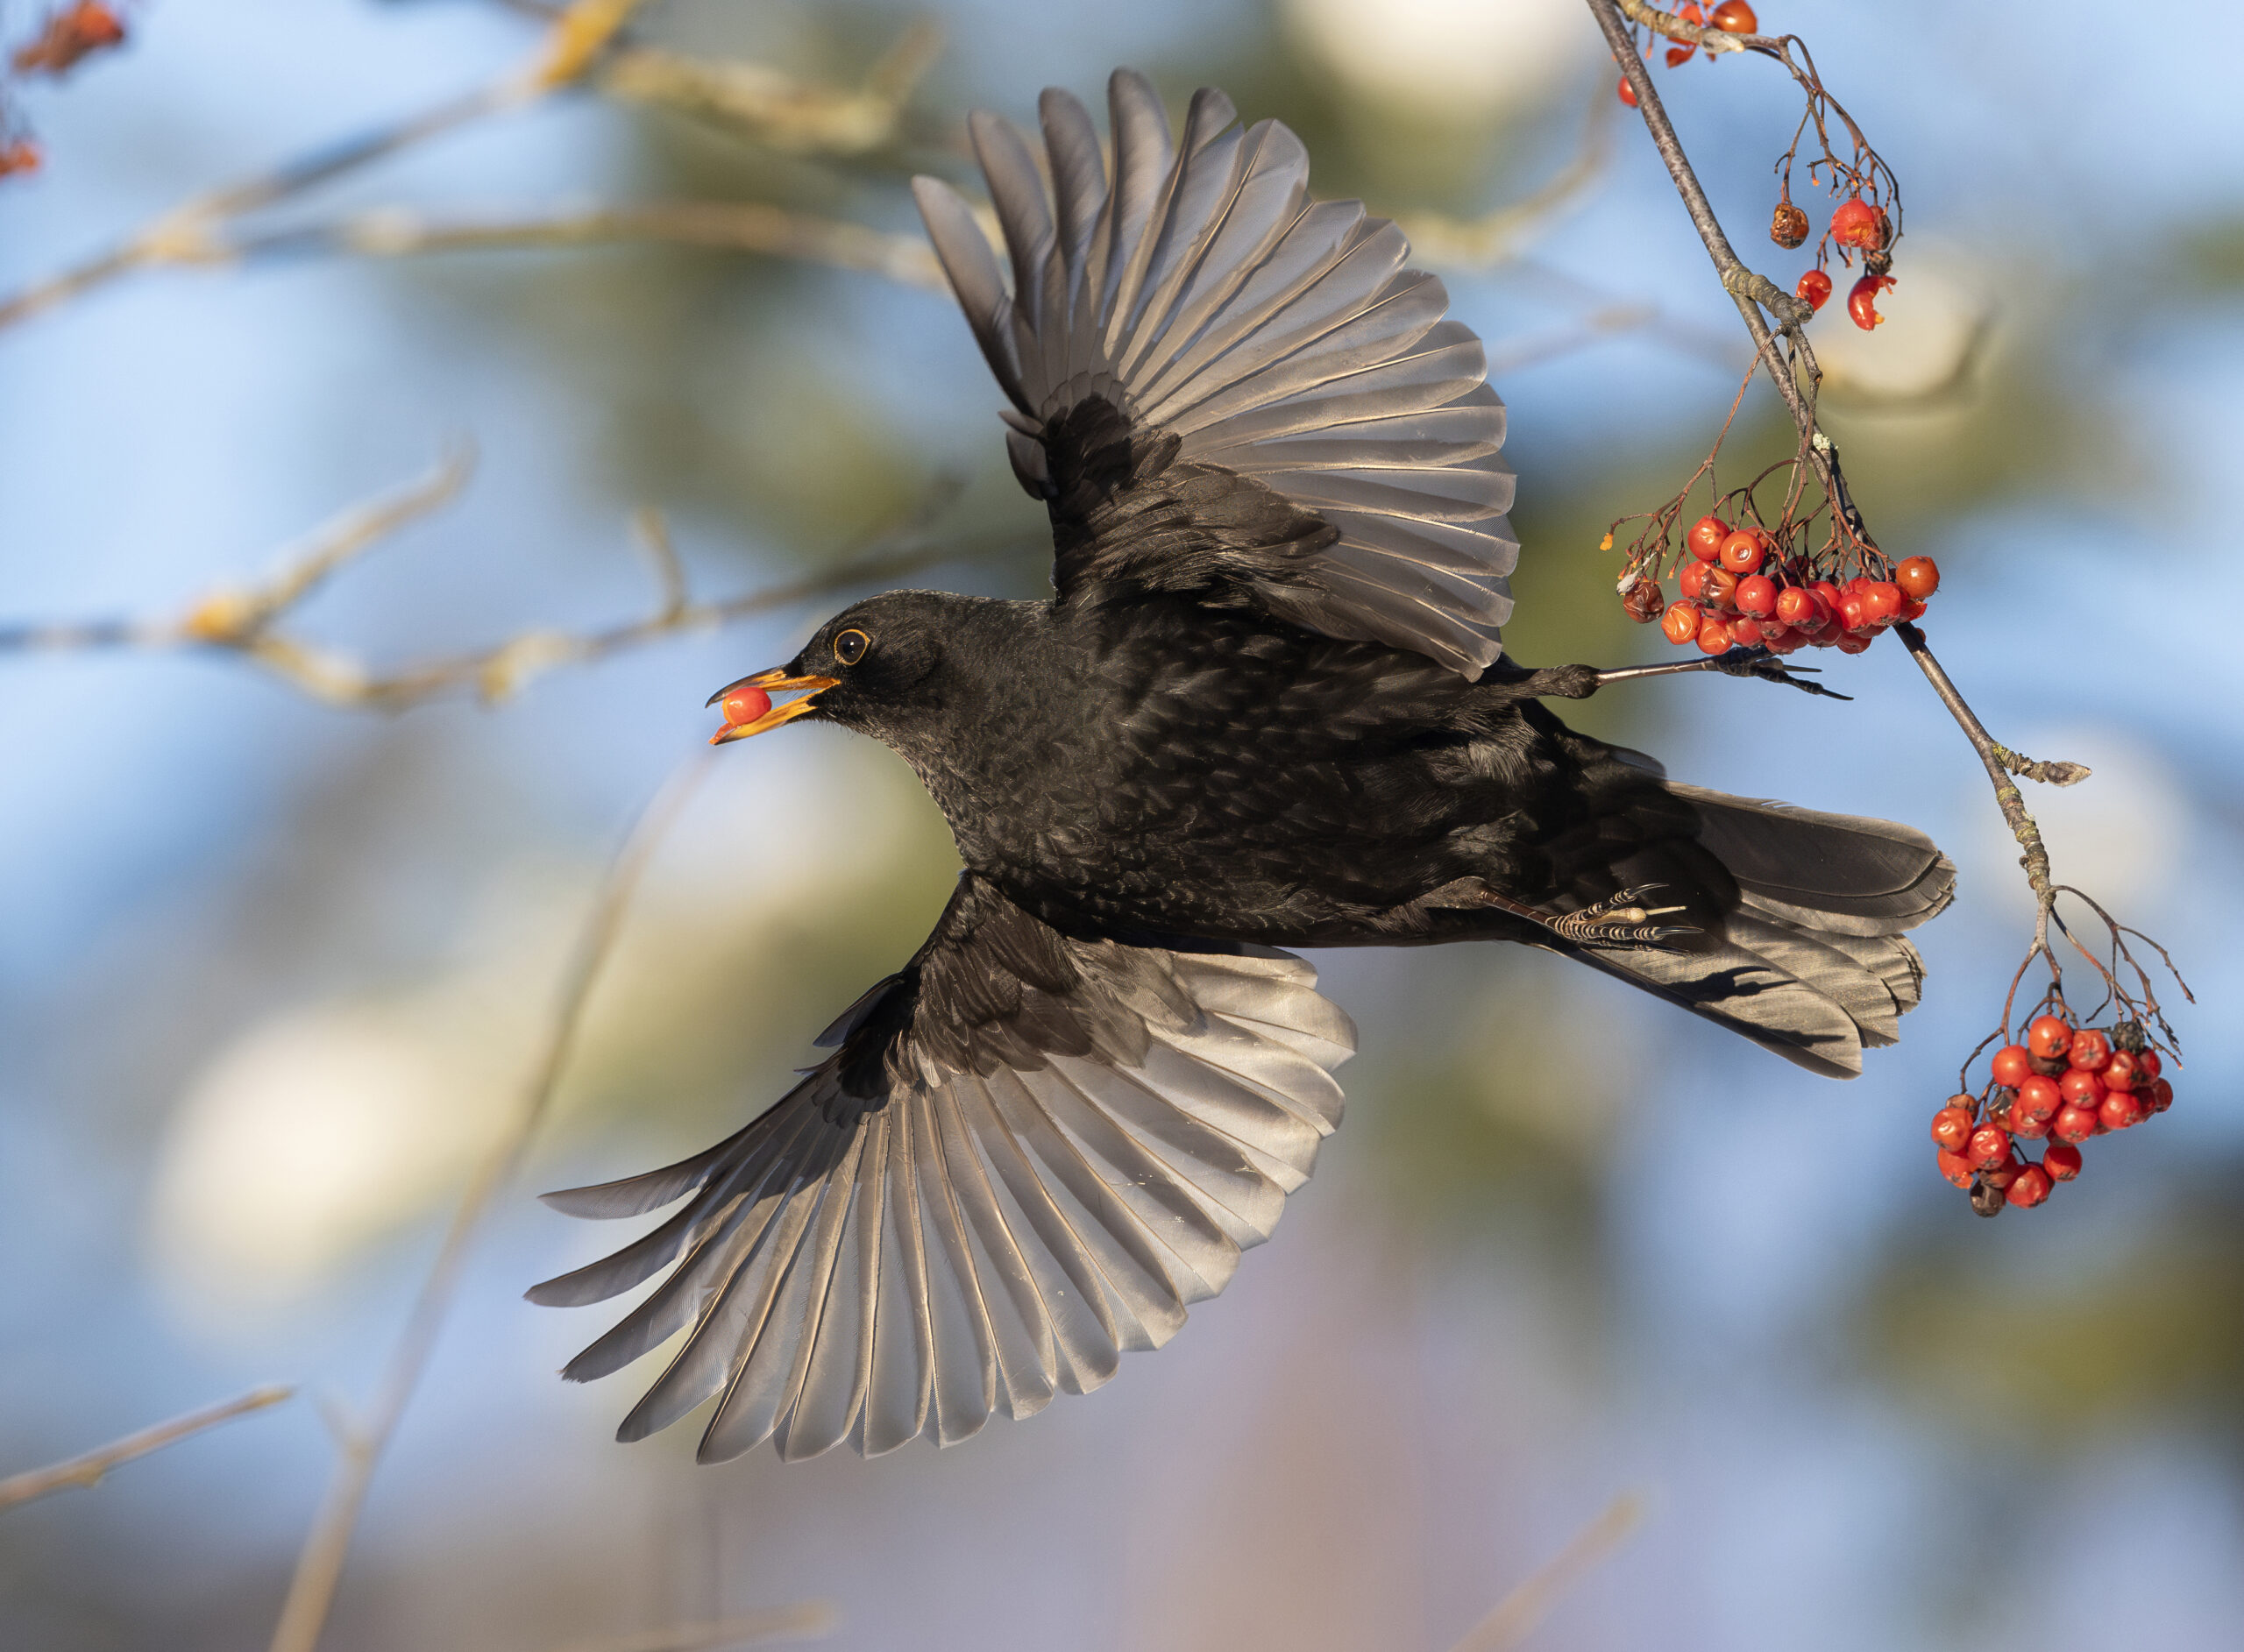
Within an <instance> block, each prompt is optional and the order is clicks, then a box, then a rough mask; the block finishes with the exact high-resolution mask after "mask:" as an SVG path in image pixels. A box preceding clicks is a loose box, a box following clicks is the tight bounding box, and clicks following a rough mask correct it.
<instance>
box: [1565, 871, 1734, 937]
mask: <svg viewBox="0 0 2244 1652" xmlns="http://www.w3.org/2000/svg"><path fill="white" fill-rule="evenodd" d="M1663 888H1665V885H1664V884H1660V883H1643V884H1639V885H1637V887H1636V888H1635V889H1624V890H1622V891H1621V892H1620V893H1619V894H1617V895H1614V896H1610V897H1608V898H1606V899H1604V900H1601V901H1597V902H1594V903H1593V904H1590V905H1587V906H1584V907H1580V908H1579V909H1577V910H1576V911H1571V912H1567V913H1566V914H1565V915H1564V916H1562V917H1559V918H1544V919H1543V921H1544V922H1545V923H1546V924H1548V925H1550V926H1551V927H1552V929H1554V930H1556V931H1557V932H1559V934H1561V935H1564V936H1565V937H1566V939H1568V940H1570V941H1573V943H1574V944H1575V945H1576V946H1577V947H1668V943H1669V942H1670V941H1671V940H1672V938H1673V937H1675V936H1678V935H1695V934H1697V933H1698V931H1697V930H1696V929H1694V928H1693V927H1692V926H1691V925H1688V924H1655V923H1654V922H1652V919H1654V918H1665V917H1666V916H1668V915H1669V914H1670V913H1672V912H1679V911H1683V910H1684V909H1683V908H1682V907H1680V906H1647V905H1645V904H1644V902H1645V901H1646V899H1648V898H1649V897H1651V895H1652V894H1653V893H1654V892H1655V891H1656V890H1660V889H1663ZM1669 949H1670V950H1672V948H1669Z"/></svg>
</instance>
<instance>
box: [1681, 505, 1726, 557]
mask: <svg viewBox="0 0 2244 1652" xmlns="http://www.w3.org/2000/svg"><path fill="white" fill-rule="evenodd" d="M1728 538H1729V523H1728V522H1726V521H1722V518H1721V517H1719V516H1701V518H1699V520H1698V521H1695V522H1693V523H1692V524H1691V531H1690V532H1689V533H1688V534H1687V535H1684V540H1683V542H1684V543H1685V544H1687V545H1688V546H1689V547H1690V548H1691V554H1692V555H1693V556H1694V557H1697V558H1698V559H1699V560H1700V561H1701V562H1719V561H1721V560H1722V541H1723V540H1725V539H1728Z"/></svg>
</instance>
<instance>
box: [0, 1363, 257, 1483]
mask: <svg viewBox="0 0 2244 1652" xmlns="http://www.w3.org/2000/svg"><path fill="white" fill-rule="evenodd" d="M295 1392H296V1391H295V1389H294V1388H292V1387H288V1386H281V1385H274V1386H268V1387H264V1388H252V1389H251V1390H250V1391H249V1393H245V1394H243V1395H242V1396H241V1397H240V1398H238V1399H235V1400H226V1401H225V1402H224V1404H221V1405H215V1406H205V1407H203V1408H202V1410H200V1411H190V1412H188V1414H186V1415H185V1416H183V1417H174V1418H173V1419H172V1420H171V1421H170V1422H159V1423H157V1424H156V1425H155V1426H154V1427H153V1428H148V1429H141V1430H140V1431H139V1432H138V1434H128V1435H126V1436H124V1438H123V1439H122V1440H112V1441H111V1442H110V1443H109V1444H107V1445H105V1446H103V1447H101V1448H100V1449H99V1450H94V1451H88V1452H86V1453H84V1454H83V1455H82V1456H79V1457H69V1458H67V1459H65V1460H64V1461H62V1462H60V1463H56V1464H52V1465H50V1466H48V1467H46V1468H43V1469H31V1470H27V1471H25V1472H24V1473H21V1474H13V1475H11V1476H9V1477H8V1478H6V1479H4V1480H0V1508H13V1507H16V1506H17V1505H18V1504H19V1503H28V1502H31V1501H32V1500H34V1499H36V1498H41V1497H45V1496H46V1494H47V1493H48V1492H60V1491H67V1490H68V1489H70V1488H71V1487H73V1486H93V1485H100V1484H101V1483H102V1477H103V1475H105V1474H107V1473H108V1472H109V1471H110V1470H111V1469H113V1468H115V1467H117V1464H120V1463H130V1462H131V1461H132V1459H133V1458H135V1457H146V1456H147V1455H148V1454H149V1453H150V1452H151V1451H160V1450H163V1449H164V1448H165V1447H166V1446H167V1445H177V1444H178V1443H180V1442H181V1440H185V1439H189V1438H191V1437H193V1436H195V1435H198V1434H201V1433H202V1431H203V1430H204V1429H215V1428H217V1426H218V1425H219V1424H220V1423H222V1422H232V1421H233V1420H234V1419H235V1418H236V1417H245V1416H247V1415H248V1414H250V1413H251V1412H252V1411H262V1410H264V1409H265V1408H266V1407H267V1406H277V1405H279V1404H280V1402H281V1401H282V1400H286V1399H288V1397H289V1396H290V1395H291V1394H293V1393H295Z"/></svg>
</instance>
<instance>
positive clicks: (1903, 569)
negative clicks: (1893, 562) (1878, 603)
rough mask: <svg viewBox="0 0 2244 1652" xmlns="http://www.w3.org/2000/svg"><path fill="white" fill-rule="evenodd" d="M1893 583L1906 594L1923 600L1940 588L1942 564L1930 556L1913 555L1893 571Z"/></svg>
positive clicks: (1920, 600)
mask: <svg viewBox="0 0 2244 1652" xmlns="http://www.w3.org/2000/svg"><path fill="white" fill-rule="evenodd" d="M1893 583H1894V584H1895V585H1899V586H1900V587H1901V593H1902V594H1903V595H1904V596H1906V597H1908V598H1909V599H1912V600H1913V601H1917V602H1922V601H1923V600H1924V599H1926V598H1927V597H1929V596H1930V595H1932V593H1933V592H1935V591H1937V590H1939V589H1940V564H1938V563H1936V562H1935V561H1934V560H1933V559H1932V558H1931V557H1909V558H1908V559H1907V561H1905V562H1904V563H1902V564H1901V565H1900V567H1899V568H1896V569H1895V570H1894V571H1893Z"/></svg>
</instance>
